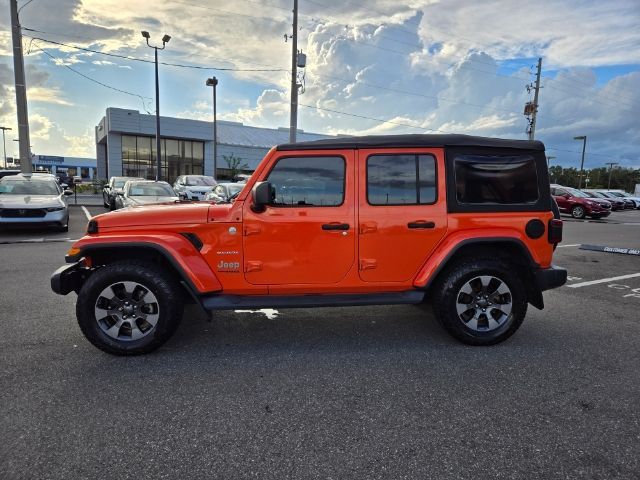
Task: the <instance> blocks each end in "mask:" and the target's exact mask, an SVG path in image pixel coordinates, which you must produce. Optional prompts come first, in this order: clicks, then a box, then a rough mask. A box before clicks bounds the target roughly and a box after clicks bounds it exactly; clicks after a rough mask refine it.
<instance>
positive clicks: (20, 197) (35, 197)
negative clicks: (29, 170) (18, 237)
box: [0, 174, 73, 232]
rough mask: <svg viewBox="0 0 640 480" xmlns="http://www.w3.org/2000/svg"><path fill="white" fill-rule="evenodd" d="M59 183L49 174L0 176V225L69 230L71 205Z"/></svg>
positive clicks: (68, 193) (67, 191)
mask: <svg viewBox="0 0 640 480" xmlns="http://www.w3.org/2000/svg"><path fill="white" fill-rule="evenodd" d="M66 195H73V192H71V191H69V190H63V189H62V187H60V185H58V182H56V180H55V179H54V178H52V177H49V176H46V175H33V176H26V175H21V174H20V175H11V176H8V177H3V178H1V179H0V228H1V227H3V226H29V225H33V226H44V227H54V228H56V229H58V230H60V231H62V232H66V231H68V230H69V208H68V206H67V200H66V198H65V196H66Z"/></svg>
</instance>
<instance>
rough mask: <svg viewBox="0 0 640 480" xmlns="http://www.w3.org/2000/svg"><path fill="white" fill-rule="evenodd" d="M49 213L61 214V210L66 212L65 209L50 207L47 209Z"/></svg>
mask: <svg viewBox="0 0 640 480" xmlns="http://www.w3.org/2000/svg"><path fill="white" fill-rule="evenodd" d="M45 210H46V211H47V212H59V211H60V210H64V207H49V208H45Z"/></svg>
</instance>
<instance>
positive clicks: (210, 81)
mask: <svg viewBox="0 0 640 480" xmlns="http://www.w3.org/2000/svg"><path fill="white" fill-rule="evenodd" d="M206 85H207V87H213V178H215V179H216V180H217V179H218V125H217V120H216V86H217V85H218V79H217V78H216V77H212V78H207V82H206Z"/></svg>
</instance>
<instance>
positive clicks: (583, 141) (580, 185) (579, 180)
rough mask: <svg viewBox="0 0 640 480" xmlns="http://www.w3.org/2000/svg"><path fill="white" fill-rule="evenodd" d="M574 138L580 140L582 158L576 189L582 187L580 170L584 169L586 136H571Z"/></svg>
mask: <svg viewBox="0 0 640 480" xmlns="http://www.w3.org/2000/svg"><path fill="white" fill-rule="evenodd" d="M573 139H574V140H582V160H581V161H580V176H579V177H578V190H580V188H581V187H582V172H583V171H584V151H585V149H586V148H587V136H586V135H581V136H579V137H573Z"/></svg>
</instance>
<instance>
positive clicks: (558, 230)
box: [549, 218, 562, 245]
mask: <svg viewBox="0 0 640 480" xmlns="http://www.w3.org/2000/svg"><path fill="white" fill-rule="evenodd" d="M561 241H562V220H560V219H558V218H552V219H551V220H549V243H553V244H554V245H555V244H557V243H560V242H561Z"/></svg>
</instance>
